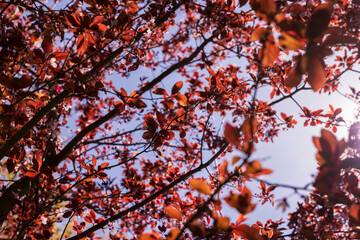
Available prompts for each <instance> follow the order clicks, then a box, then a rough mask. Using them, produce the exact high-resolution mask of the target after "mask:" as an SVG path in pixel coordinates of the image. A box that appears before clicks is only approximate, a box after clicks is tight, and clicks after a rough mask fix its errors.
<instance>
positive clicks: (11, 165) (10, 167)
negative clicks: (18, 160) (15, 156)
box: [6, 158, 15, 173]
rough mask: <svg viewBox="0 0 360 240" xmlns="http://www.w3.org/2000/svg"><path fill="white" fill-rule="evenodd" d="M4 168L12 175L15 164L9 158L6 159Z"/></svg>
mask: <svg viewBox="0 0 360 240" xmlns="http://www.w3.org/2000/svg"><path fill="white" fill-rule="evenodd" d="M6 168H7V170H8V172H9V173H12V172H13V171H14V169H15V163H14V161H13V160H12V159H11V158H8V159H7V161H6Z"/></svg>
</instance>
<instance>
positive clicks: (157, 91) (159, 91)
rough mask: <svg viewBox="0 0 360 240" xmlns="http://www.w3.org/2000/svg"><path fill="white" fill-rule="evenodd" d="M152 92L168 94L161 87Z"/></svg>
mask: <svg viewBox="0 0 360 240" xmlns="http://www.w3.org/2000/svg"><path fill="white" fill-rule="evenodd" d="M153 94H157V95H168V93H167V92H166V90H165V89H163V88H157V89H155V90H154V91H153Z"/></svg>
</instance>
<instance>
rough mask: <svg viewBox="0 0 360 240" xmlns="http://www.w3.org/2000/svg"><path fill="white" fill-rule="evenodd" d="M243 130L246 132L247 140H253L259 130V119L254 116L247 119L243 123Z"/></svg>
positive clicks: (245, 137)
mask: <svg viewBox="0 0 360 240" xmlns="http://www.w3.org/2000/svg"><path fill="white" fill-rule="evenodd" d="M241 131H242V132H243V134H244V139H245V140H251V139H252V138H253V137H254V134H255V133H256V131H257V120H256V119H255V118H253V117H249V118H247V119H245V121H244V123H243V125H242V126H241Z"/></svg>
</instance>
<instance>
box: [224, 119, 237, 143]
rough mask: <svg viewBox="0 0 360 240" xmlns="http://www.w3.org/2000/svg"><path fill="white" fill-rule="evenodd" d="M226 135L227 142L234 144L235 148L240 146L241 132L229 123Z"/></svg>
mask: <svg viewBox="0 0 360 240" xmlns="http://www.w3.org/2000/svg"><path fill="white" fill-rule="evenodd" d="M224 135H225V140H226V141H227V142H228V143H230V144H233V145H234V146H235V147H238V146H240V139H239V137H240V135H239V130H238V129H237V128H236V127H233V126H231V125H230V124H229V123H226V124H225V131H224Z"/></svg>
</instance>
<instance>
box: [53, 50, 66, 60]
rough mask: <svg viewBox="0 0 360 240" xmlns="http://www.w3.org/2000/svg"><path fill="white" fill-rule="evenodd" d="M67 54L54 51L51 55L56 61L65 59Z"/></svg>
mask: <svg viewBox="0 0 360 240" xmlns="http://www.w3.org/2000/svg"><path fill="white" fill-rule="evenodd" d="M68 54H69V53H68V52H55V53H53V54H52V57H54V58H55V59H56V60H57V61H61V60H65V59H66V57H67V56H68Z"/></svg>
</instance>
